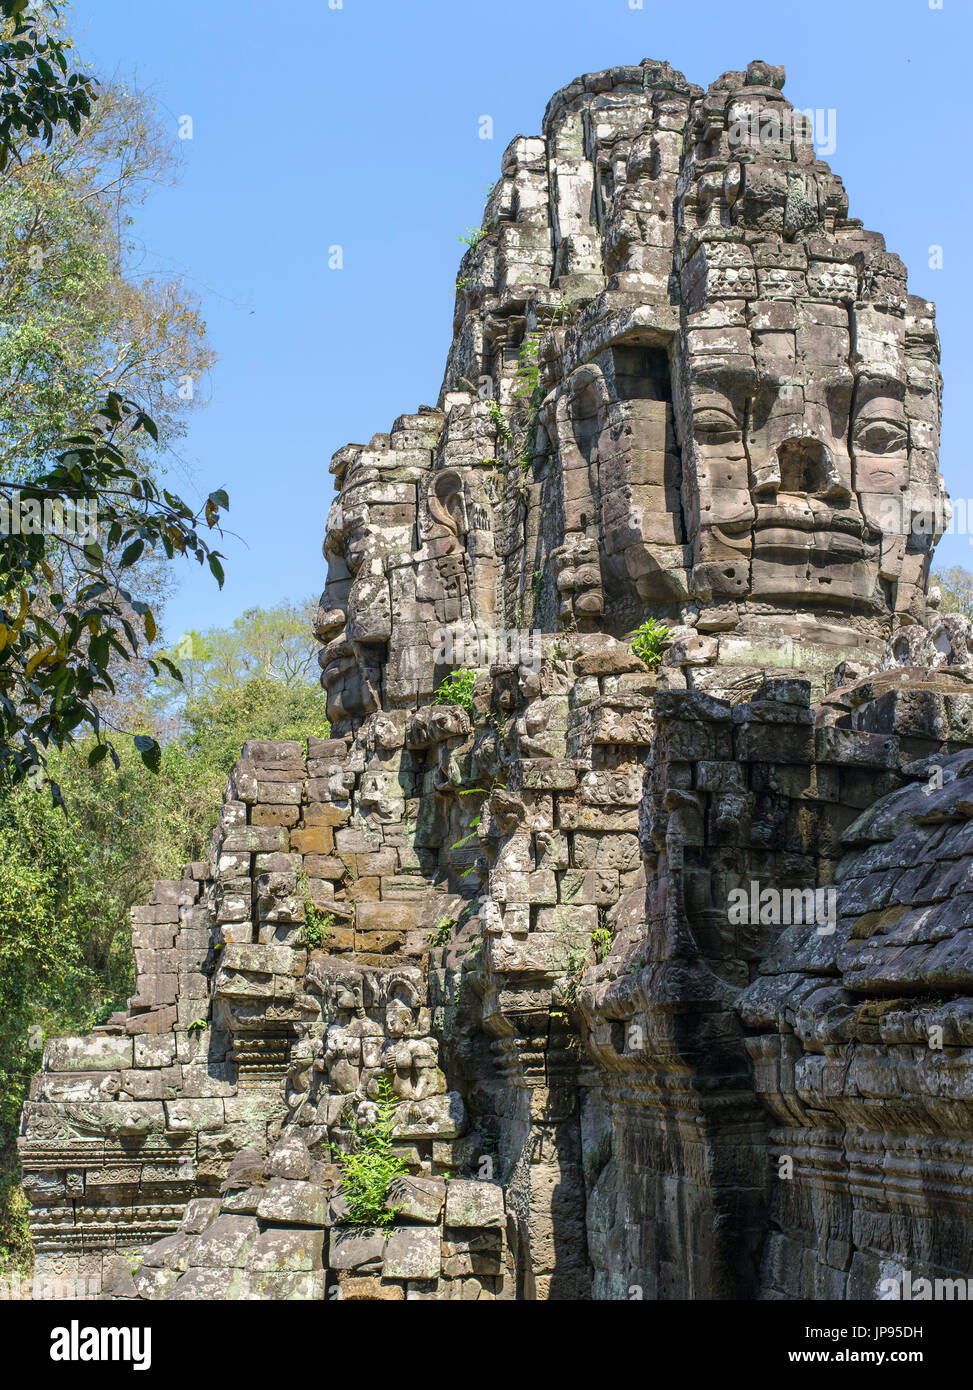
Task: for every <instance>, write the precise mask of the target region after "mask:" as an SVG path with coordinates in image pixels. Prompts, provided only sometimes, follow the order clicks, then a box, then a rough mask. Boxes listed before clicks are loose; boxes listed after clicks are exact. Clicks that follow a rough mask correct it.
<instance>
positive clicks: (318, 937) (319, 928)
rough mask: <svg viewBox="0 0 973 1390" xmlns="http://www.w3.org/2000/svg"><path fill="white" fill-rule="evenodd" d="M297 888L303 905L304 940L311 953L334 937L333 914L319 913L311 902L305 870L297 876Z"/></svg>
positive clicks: (309, 884) (309, 881)
mask: <svg viewBox="0 0 973 1390" xmlns="http://www.w3.org/2000/svg"><path fill="white" fill-rule="evenodd" d="M297 886H298V888H299V889H300V893H301V899H302V901H303V903H304V938H305V940H306V941H307V944H308V946H309V947H310V949H311V950H312V951H316V950H317V949H318V948H319V947H320V946H324V945H326V944H327V943H328V942H330V941H331V939H332V937H333V936H334V913H333V912H327V913H324V912H319V911H318V909H317V908H316V907H315V906H314V903H313V902H312V900H311V880H310V879H309V878H308V875H307V870H306V869H302V870H301V871H300V873H299V874H298V875H297Z"/></svg>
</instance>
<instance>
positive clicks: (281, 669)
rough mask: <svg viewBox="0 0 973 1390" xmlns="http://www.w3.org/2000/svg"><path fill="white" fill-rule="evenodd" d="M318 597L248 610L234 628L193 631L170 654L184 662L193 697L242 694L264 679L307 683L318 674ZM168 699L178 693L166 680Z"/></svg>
mask: <svg viewBox="0 0 973 1390" xmlns="http://www.w3.org/2000/svg"><path fill="white" fill-rule="evenodd" d="M316 607H317V604H316V602H315V600H314V599H310V598H307V599H303V600H302V601H301V602H300V603H290V602H288V601H285V602H284V603H279V604H277V605H276V607H274V608H248V609H247V611H246V612H245V613H244V614H243V615H242V616H241V617H239V618H237V619H236V620H235V621H234V623H233V625H232V627H230V628H210V629H207V630H206V631H204V632H198V631H196V630H193V631H191V632H188V633H186V634H185V635H184V636H183V637H182V639H181V640H180V642H178V643H177V644H176V645H175V646H174V647H172V648H171V649H170V650H169V651H168V652H166V653H165V654H166V655H167V656H168V657H169V659H170V660H171V661H173V662H178V664H179V668H180V671H181V674H182V678H183V683H184V685H185V690H186V692H187V694H188V696H189V697H190V698H194V697H197V696H203V695H212V694H215V693H217V692H220V691H230V690H239V689H240V688H241V687H243V686H244V685H246V684H247V683H248V682H250V681H252V680H254V679H259V680H263V681H268V682H270V683H271V684H273V685H280V686H285V687H294V686H300V685H306V684H307V683H308V682H309V681H312V680H314V681H315V683H316V679H317V675H318V665H317V653H318V651H319V646H318V643H317V642H316V641H315V638H314V630H313V623H314V612H315V609H316ZM161 688H162V689H163V690H164V691H165V693H166V694H167V695H168V696H172V695H173V694H174V693H177V692H176V690H175V688H174V687H173V684H172V682H171V681H166V680H165V677H164V675H163V676H162V678H161Z"/></svg>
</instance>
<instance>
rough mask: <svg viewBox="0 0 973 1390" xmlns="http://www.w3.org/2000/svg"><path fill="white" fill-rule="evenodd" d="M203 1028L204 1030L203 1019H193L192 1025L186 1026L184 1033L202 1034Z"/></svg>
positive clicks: (204, 1022) (204, 1021) (204, 1023)
mask: <svg viewBox="0 0 973 1390" xmlns="http://www.w3.org/2000/svg"><path fill="white" fill-rule="evenodd" d="M205 1028H206V1020H205V1018H194V1019H193V1021H192V1023H190V1024H189V1025H188V1026H187V1028H186V1032H187V1033H202V1032H203V1031H204V1029H205Z"/></svg>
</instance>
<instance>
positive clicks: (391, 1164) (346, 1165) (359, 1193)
mask: <svg viewBox="0 0 973 1390" xmlns="http://www.w3.org/2000/svg"><path fill="white" fill-rule="evenodd" d="M377 1090H378V1096H377V1100H378V1114H377V1115H376V1117H375V1123H374V1124H371V1125H368V1126H365V1127H359V1125H358V1124H357V1123H356V1122H355V1121H354V1120H352V1121H351V1130H352V1132H353V1134H354V1136H355V1148H354V1151H353V1152H352V1153H349V1154H340V1155H339V1156H338V1167H339V1168H340V1169H341V1195H342V1196H343V1197H344V1199H345V1201H346V1203H347V1205H348V1220H349V1221H350V1222H351V1224H352V1225H353V1226H391V1224H392V1222H393V1221H394V1220H395V1214H396V1211H397V1210H398V1208H396V1207H388V1206H386V1205H385V1203H386V1200H387V1198H388V1190H389V1186H390V1184H391V1183H392V1181H393V1179H394V1178H397V1177H401V1176H402V1174H404V1173H406V1172H408V1168H407V1166H406V1164H405V1161H404V1160H403V1159H402V1158H401V1157H400V1155H399V1154H397V1153H395V1151H394V1148H393V1144H392V1135H393V1131H394V1129H395V1122H396V1116H397V1113H398V1102H397V1100H396V1098H395V1094H394V1092H393V1090H392V1082H391V1079H390V1078H389V1077H387V1076H383V1077H382V1078H381V1080H380V1081H379V1082H378V1087H377Z"/></svg>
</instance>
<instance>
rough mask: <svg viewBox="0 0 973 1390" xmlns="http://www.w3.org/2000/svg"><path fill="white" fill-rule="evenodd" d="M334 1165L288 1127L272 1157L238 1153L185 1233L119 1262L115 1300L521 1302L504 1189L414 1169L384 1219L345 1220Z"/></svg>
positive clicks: (191, 1211) (394, 1192)
mask: <svg viewBox="0 0 973 1390" xmlns="http://www.w3.org/2000/svg"><path fill="white" fill-rule="evenodd" d="M339 1184H340V1175H339V1172H338V1169H337V1168H336V1167H335V1166H334V1165H330V1164H322V1163H320V1162H316V1161H315V1160H313V1159H312V1158H311V1156H310V1154H309V1152H308V1149H307V1146H306V1145H305V1144H304V1143H303V1141H302V1139H301V1138H300V1136H299V1135H296V1134H293V1133H291V1134H288V1135H286V1136H285V1137H283V1138H282V1139H281V1140H280V1141H279V1142H278V1144H277V1145H276V1146H275V1147H274V1148H273V1150H272V1151H271V1153H270V1156H269V1158H268V1159H267V1160H266V1161H264V1159H263V1158H262V1157H261V1156H260V1155H259V1154H257V1153H255V1152H253V1151H244V1152H242V1153H240V1154H238V1155H237V1157H236V1158H235V1159H234V1162H233V1164H232V1165H231V1168H230V1171H229V1173H228V1175H227V1179H226V1181H225V1183H224V1184H223V1195H222V1196H221V1197H213V1198H197V1199H195V1200H194V1201H192V1202H190V1204H189V1206H188V1207H187V1208H186V1211H185V1214H184V1216H183V1219H182V1222H181V1223H180V1227H179V1230H178V1231H177V1232H176V1233H174V1234H173V1235H172V1236H170V1237H168V1238H166V1239H164V1240H161V1241H159V1242H158V1243H157V1244H156V1245H154V1246H153V1247H152V1248H151V1249H150V1250H149V1251H147V1252H146V1254H145V1256H144V1258H143V1259H142V1260H141V1261H140V1262H138V1263H137V1264H135V1266H134V1268H130V1267H122V1266H119V1267H118V1268H117V1269H116V1271H115V1273H114V1277H113V1279H112V1280H111V1282H110V1285H109V1287H108V1288H107V1289H106V1293H105V1296H106V1297H107V1298H110V1299H136V1298H144V1299H160V1298H165V1299H172V1300H175V1301H196V1300H198V1299H228V1298H232V1299H299V1300H318V1301H320V1300H322V1299H325V1298H327V1299H349V1300H352V1301H361V1300H368V1301H379V1302H383V1301H398V1300H403V1299H409V1300H427V1299H437V1300H439V1299H450V1300H452V1299H457V1300H462V1301H488V1300H496V1299H510V1298H512V1297H514V1292H515V1281H514V1278H513V1269H512V1261H511V1254H510V1249H509V1245H508V1243H507V1238H506V1216H505V1209H504V1197H503V1191H502V1189H501V1188H500V1186H499V1185H498V1184H496V1183H494V1182H489V1181H477V1180H471V1179H452V1180H448V1181H447V1180H445V1179H442V1178H423V1177H417V1176H412V1175H410V1176H405V1177H402V1178H399V1179H396V1180H395V1181H394V1182H393V1184H391V1185H390V1188H389V1192H388V1195H387V1198H386V1203H385V1204H386V1207H387V1209H388V1211H389V1213H390V1217H389V1223H388V1224H387V1225H385V1226H361V1225H354V1224H351V1223H350V1222H349V1220H348V1213H347V1204H346V1202H345V1200H344V1198H343V1197H342V1194H341V1192H340V1190H339Z"/></svg>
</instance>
